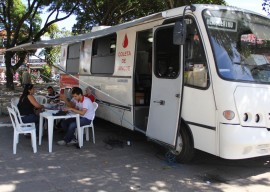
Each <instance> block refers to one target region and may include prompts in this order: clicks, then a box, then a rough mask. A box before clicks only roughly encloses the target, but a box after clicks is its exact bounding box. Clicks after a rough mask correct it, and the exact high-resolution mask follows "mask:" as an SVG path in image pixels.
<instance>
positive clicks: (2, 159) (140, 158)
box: [0, 116, 270, 192]
mask: <svg viewBox="0 0 270 192" xmlns="http://www.w3.org/2000/svg"><path fill="white" fill-rule="evenodd" d="M4 123H8V117H6V116H2V117H1V118H0V124H4ZM95 125H96V129H95V132H96V144H93V143H92V142H84V147H83V148H82V149H77V148H76V147H75V146H71V147H66V146H58V145H56V141H57V140H59V139H61V137H62V133H55V134H54V144H53V152H52V153H48V142H47V137H46V135H45V137H44V139H43V143H42V145H41V146H38V152H37V153H36V154H34V153H33V152H32V148H31V144H30V143H31V142H30V139H28V138H25V137H24V136H21V137H20V143H19V144H18V148H17V154H16V155H13V154H12V136H13V130H12V127H6V126H2V127H0V146H1V147H0V191H1V192H12V191H19V192H24V191H25V192H31V191H34V192H36V191H49V192H59V191H64V192H69V191H70V192H82V191H90V192H92V191H97V192H114V191H117V192H126V191H153V192H155V191H160V192H165V191H181V192H182V191H183V192H199V191H217V192H221V191H245V192H251V191H254V192H262V191H263V192H268V191H270V179H269V178H270V173H269V171H270V161H269V160H270V157H269V156H268V157H263V158H256V159H250V160H241V161H228V160H223V159H220V158H218V157H214V156H212V155H209V154H205V153H202V152H198V153H197V155H196V157H195V160H194V161H193V162H192V163H191V164H189V165H181V164H176V163H169V162H168V161H167V160H166V158H165V154H166V150H165V149H163V148H161V147H160V146H158V145H156V144H154V143H152V142H150V141H147V139H146V138H145V137H144V136H143V135H140V134H139V133H134V132H130V131H127V130H124V129H121V128H120V127H117V126H115V125H112V124H110V123H108V122H105V121H103V120H100V119H97V120H96V121H95ZM107 139H113V140H118V141H123V142H124V143H126V141H127V140H129V141H131V144H132V145H131V146H127V145H123V146H122V147H120V146H118V145H116V146H115V147H113V148H111V147H110V146H108V145H106V144H105V143H104V140H107Z"/></svg>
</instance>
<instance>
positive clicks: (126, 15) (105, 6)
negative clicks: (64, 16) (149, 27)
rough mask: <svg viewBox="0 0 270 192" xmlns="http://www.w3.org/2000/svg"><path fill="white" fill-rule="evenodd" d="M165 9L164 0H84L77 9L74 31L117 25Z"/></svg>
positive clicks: (82, 31) (79, 31)
mask: <svg viewBox="0 0 270 192" xmlns="http://www.w3.org/2000/svg"><path fill="white" fill-rule="evenodd" d="M163 9H164V3H163V0H156V1H155V3H153V1H152V0H83V1H81V4H80V6H79V7H78V8H77V9H76V15H77V18H76V20H77V24H75V25H74V27H73V32H76V33H85V32H89V31H90V30H91V29H92V27H93V26H96V25H116V24H119V23H124V22H126V21H130V20H133V19H135V18H139V17H142V16H145V15H149V14H151V13H154V12H158V11H162V10H163Z"/></svg>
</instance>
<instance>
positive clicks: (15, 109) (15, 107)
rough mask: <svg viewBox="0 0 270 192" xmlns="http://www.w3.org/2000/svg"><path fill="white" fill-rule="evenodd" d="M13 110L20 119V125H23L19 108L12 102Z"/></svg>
mask: <svg viewBox="0 0 270 192" xmlns="http://www.w3.org/2000/svg"><path fill="white" fill-rule="evenodd" d="M11 108H12V109H13V110H14V111H15V113H16V115H17V117H18V120H19V123H20V124H23V121H22V116H21V114H20V111H19V109H18V106H17V105H14V104H13V103H12V102H11ZM33 125H35V123H33Z"/></svg>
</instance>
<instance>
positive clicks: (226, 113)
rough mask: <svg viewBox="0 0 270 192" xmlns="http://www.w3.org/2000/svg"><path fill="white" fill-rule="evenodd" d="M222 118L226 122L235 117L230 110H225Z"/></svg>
mask: <svg viewBox="0 0 270 192" xmlns="http://www.w3.org/2000/svg"><path fill="white" fill-rule="evenodd" d="M223 116H224V117H225V119H227V120H232V119H233V118H234V117H235V114H234V112H233V111H231V110H226V111H224V112H223Z"/></svg>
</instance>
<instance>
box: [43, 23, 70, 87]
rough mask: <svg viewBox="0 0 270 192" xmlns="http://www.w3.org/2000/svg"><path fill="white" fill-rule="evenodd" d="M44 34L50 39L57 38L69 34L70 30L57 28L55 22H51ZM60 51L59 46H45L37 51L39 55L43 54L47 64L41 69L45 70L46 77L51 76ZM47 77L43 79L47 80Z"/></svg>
mask: <svg viewBox="0 0 270 192" xmlns="http://www.w3.org/2000/svg"><path fill="white" fill-rule="evenodd" d="M44 36H45V37H47V36H48V37H49V38H50V39H57V38H63V37H67V36H71V32H70V31H67V30H66V29H65V28H63V29H61V30H59V29H58V27H57V25H56V24H52V25H51V26H50V27H48V30H47V33H46V34H44ZM60 51H61V48H60V46H57V47H46V48H44V49H42V51H41V52H40V53H39V56H45V60H46V63H47V65H48V66H46V68H43V71H45V72H47V74H45V76H46V77H50V76H51V71H52V70H51V68H52V66H53V65H55V64H56V63H57V62H58V61H59V60H60ZM48 68H50V70H48ZM43 75H44V74H43ZM48 79H49V78H48ZM48 79H47V80H46V79H45V81H46V82H47V81H48Z"/></svg>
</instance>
